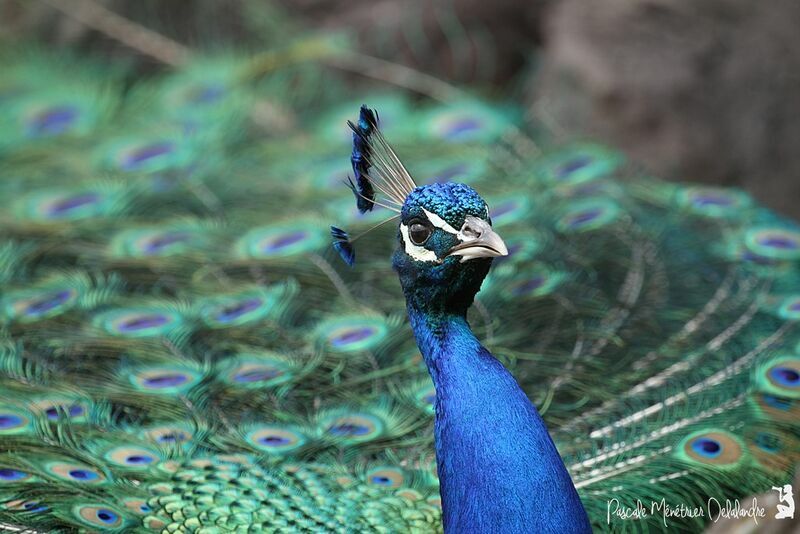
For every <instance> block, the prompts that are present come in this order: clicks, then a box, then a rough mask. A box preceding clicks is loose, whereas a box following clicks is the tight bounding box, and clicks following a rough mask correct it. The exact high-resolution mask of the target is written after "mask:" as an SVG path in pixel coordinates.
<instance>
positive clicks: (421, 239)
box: [408, 221, 433, 245]
mask: <svg viewBox="0 0 800 534" xmlns="http://www.w3.org/2000/svg"><path fill="white" fill-rule="evenodd" d="M432 232H433V230H432V228H431V227H430V226H427V225H425V224H423V223H421V222H419V221H417V222H412V223H411V224H410V225H409V227H408V236H409V237H410V238H411V242H412V243H414V244H415V245H424V244H425V241H427V240H428V238H429V237H430V236H431V233H432Z"/></svg>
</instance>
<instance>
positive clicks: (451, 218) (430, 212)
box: [392, 183, 508, 313]
mask: <svg viewBox="0 0 800 534" xmlns="http://www.w3.org/2000/svg"><path fill="white" fill-rule="evenodd" d="M397 241H398V246H397V249H396V250H395V253H394V256H393V258H392V263H393V265H394V268H395V270H396V271H397V273H398V275H399V277H400V283H401V285H402V287H403V292H404V293H405V295H406V299H407V300H408V301H409V303H410V304H412V305H414V306H415V307H418V308H422V309H429V308H432V307H436V308H442V309H443V310H446V311H451V312H455V313H464V312H466V309H467V308H468V307H469V306H470V304H472V301H473V299H474V297H475V294H476V293H477V292H478V290H479V289H480V287H481V283H482V282H483V279H484V278H485V277H486V274H487V273H488V272H489V267H490V266H491V263H492V258H495V257H497V256H505V255H507V254H508V249H507V248H506V245H505V243H504V242H503V240H502V239H501V238H500V236H499V235H497V233H496V232H495V231H494V230H493V229H492V221H491V219H490V218H489V207H488V206H487V204H486V202H485V201H484V200H483V199H482V198H481V197H480V195H478V193H477V192H475V190H474V189H472V188H471V187H469V186H468V185H464V184H459V183H435V184H430V185H425V186H421V187H417V188H415V189H414V190H413V191H412V192H411V193H410V194H409V195H408V196H407V197H406V199H405V202H404V203H403V205H402V208H401V210H400V225H399V229H398V233H397Z"/></svg>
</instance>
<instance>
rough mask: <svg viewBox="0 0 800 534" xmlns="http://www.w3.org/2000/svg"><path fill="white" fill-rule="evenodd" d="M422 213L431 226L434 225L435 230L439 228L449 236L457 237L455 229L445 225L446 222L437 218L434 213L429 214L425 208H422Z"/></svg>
mask: <svg viewBox="0 0 800 534" xmlns="http://www.w3.org/2000/svg"><path fill="white" fill-rule="evenodd" d="M422 211H424V212H425V216H426V217H427V218H428V220H429V221H430V222H431V224H432V225H434V226H435V227H436V228H440V229H442V230H444V231H445V232H447V233H449V234H453V235H458V231H457V230H456V229H455V228H453V227H452V226H450V225H449V224H448V223H447V221H445V220H444V219H442V218H441V217H439V216H438V215H436V214H435V213H431V212H430V211H428V210H426V209H425V208H422Z"/></svg>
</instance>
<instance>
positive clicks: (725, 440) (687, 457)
mask: <svg viewBox="0 0 800 534" xmlns="http://www.w3.org/2000/svg"><path fill="white" fill-rule="evenodd" d="M675 450H676V454H677V456H678V458H680V459H681V460H683V461H685V462H689V463H693V464H696V465H705V466H707V467H713V468H718V469H723V470H724V469H735V468H737V467H738V466H739V465H741V462H742V460H743V459H744V458H745V451H746V449H745V446H744V444H743V442H742V441H741V439H740V438H739V437H737V436H735V435H734V434H731V433H730V432H727V431H724V430H716V429H709V430H699V431H696V432H693V433H692V434H690V435H689V436H687V437H685V438H684V439H683V440H682V441H681V442H680V444H678V446H677V447H676V449H675Z"/></svg>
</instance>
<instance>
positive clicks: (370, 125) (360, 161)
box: [331, 105, 417, 267]
mask: <svg viewBox="0 0 800 534" xmlns="http://www.w3.org/2000/svg"><path fill="white" fill-rule="evenodd" d="M347 125H348V126H350V129H352V130H353V153H352V155H351V156H350V162H351V163H352V165H353V174H354V178H355V179H351V178H348V182H347V185H348V187H350V189H351V190H352V191H353V194H354V195H355V197H356V206H357V207H358V211H359V212H361V213H366V212H367V211H371V210H372V208H374V207H375V205H378V206H381V207H384V208H386V209H388V210H391V211H393V212H395V213H396V215H393V216H391V217H389V218H388V219H386V220H384V221H381V222H380V223H378V224H377V225H375V226H373V227H372V228H370V229H369V230H367V231H365V232H363V233H361V234H359V235H358V236H356V237H354V238H353V239H350V236H349V234H348V233H347V232H346V231H344V230H342V229H341V228H338V227H336V226H331V236H332V237H333V248H335V249H336V251H337V252H338V253H339V256H341V258H342V260H344V262H345V263H347V264H348V265H350V266H351V267H352V266H353V264H354V263H355V249H354V248H353V242H354V241H355V240H356V239H358V238H360V237H361V236H363V235H364V234H366V233H368V232H370V231H371V230H374V229H375V228H377V227H378V226H381V225H383V224H385V223H387V222H389V221H391V220H392V219H395V218H396V217H398V216H399V214H400V209H401V208H402V206H403V203H404V202H405V200H406V197H407V196H408V195H409V194H410V193H411V192H412V191H413V190H414V189H415V188H416V187H417V184H415V183H414V180H413V179H412V178H411V175H410V174H409V173H408V171H407V170H406V168H405V167H404V166H403V164H402V163H401V162H400V159H399V158H398V157H397V154H395V152H394V150H393V149H392V147H391V146H389V143H387V142H386V138H385V137H383V134H382V133H381V131H380V128H379V118H378V114H377V112H375V111H374V110H372V109H369V108H368V107H367V106H365V105H364V106H361V112H360V113H359V116H358V123H357V124H354V123H353V122H351V121H347ZM377 193H380V195H381V196H380V197H378V195H377Z"/></svg>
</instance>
